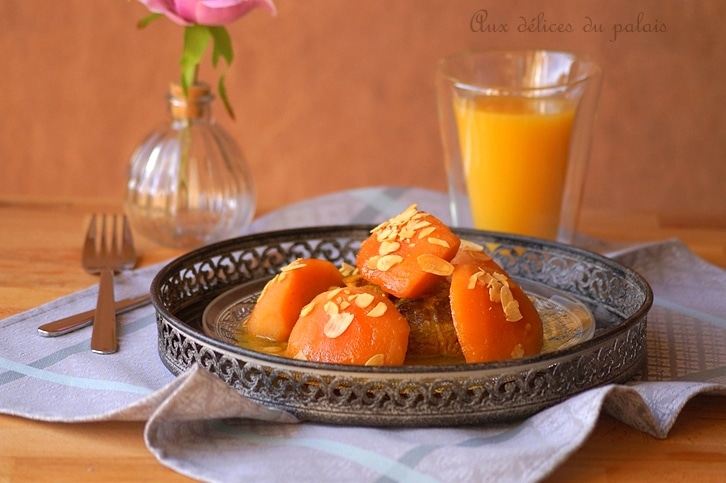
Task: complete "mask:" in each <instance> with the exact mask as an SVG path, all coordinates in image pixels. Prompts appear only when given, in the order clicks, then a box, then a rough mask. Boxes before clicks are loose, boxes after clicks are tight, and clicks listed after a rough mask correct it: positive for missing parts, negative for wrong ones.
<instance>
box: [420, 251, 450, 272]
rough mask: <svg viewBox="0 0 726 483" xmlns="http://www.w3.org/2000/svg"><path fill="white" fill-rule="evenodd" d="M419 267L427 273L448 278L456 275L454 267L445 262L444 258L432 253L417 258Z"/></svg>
mask: <svg viewBox="0 0 726 483" xmlns="http://www.w3.org/2000/svg"><path fill="white" fill-rule="evenodd" d="M416 262H417V263H418V266H419V267H421V270H423V271H424V272H426V273H432V274H434V275H441V276H444V277H448V276H449V275H451V274H452V273H454V266H453V265H452V264H451V263H449V262H447V261H446V260H444V259H443V258H440V257H437V256H436V255H431V254H430V253H423V254H421V255H419V256H418V257H416Z"/></svg>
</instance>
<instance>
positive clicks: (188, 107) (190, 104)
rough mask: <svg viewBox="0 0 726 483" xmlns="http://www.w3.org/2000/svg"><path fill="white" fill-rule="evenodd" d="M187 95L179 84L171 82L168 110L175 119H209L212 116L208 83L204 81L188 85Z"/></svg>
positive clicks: (211, 97) (212, 97)
mask: <svg viewBox="0 0 726 483" xmlns="http://www.w3.org/2000/svg"><path fill="white" fill-rule="evenodd" d="M187 91H188V92H187V94H188V95H187V96H185V95H184V91H183V90H182V88H181V86H180V85H179V84H172V85H171V89H170V90H169V95H168V100H169V110H170V112H171V117H172V118H173V119H174V120H175V121H195V120H204V121H209V120H210V119H211V116H212V101H213V100H214V96H213V95H212V94H211V89H210V87H209V85H207V84H204V83H199V84H194V85H193V86H189V89H188V90H187Z"/></svg>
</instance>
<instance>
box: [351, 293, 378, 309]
mask: <svg viewBox="0 0 726 483" xmlns="http://www.w3.org/2000/svg"><path fill="white" fill-rule="evenodd" d="M373 299H375V297H374V296H373V294H369V293H361V294H358V295H357V296H356V298H355V304H356V305H357V306H358V307H360V308H361V309H364V308H366V307H368V306H369V305H370V304H372V303H373Z"/></svg>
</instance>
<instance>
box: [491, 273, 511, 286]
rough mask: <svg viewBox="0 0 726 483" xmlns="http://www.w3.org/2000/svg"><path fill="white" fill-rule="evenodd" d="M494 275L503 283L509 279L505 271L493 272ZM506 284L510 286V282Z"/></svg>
mask: <svg viewBox="0 0 726 483" xmlns="http://www.w3.org/2000/svg"><path fill="white" fill-rule="evenodd" d="M492 277H494V278H496V279H497V280H499V281H500V282H502V283H505V282H507V280H509V277H507V276H506V275H504V274H503V273H499V272H494V273H492ZM506 285H507V286H508V285H509V283H506Z"/></svg>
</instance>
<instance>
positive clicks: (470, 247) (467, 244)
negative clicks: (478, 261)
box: [459, 239, 484, 253]
mask: <svg viewBox="0 0 726 483" xmlns="http://www.w3.org/2000/svg"><path fill="white" fill-rule="evenodd" d="M459 247H460V248H461V249H462V250H466V251H469V252H482V253H484V247H483V246H481V245H479V244H478V243H474V242H473V241H470V240H464V239H462V240H461V244H460V245H459Z"/></svg>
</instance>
